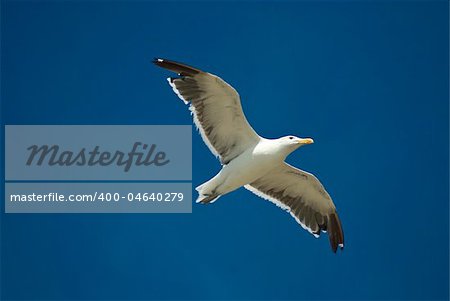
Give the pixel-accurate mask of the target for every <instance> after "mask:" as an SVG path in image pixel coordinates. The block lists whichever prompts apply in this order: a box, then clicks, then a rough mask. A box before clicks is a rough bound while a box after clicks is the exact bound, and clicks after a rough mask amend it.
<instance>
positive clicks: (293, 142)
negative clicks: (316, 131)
mask: <svg viewBox="0 0 450 301" xmlns="http://www.w3.org/2000/svg"><path fill="white" fill-rule="evenodd" d="M277 141H278V143H279V145H280V146H281V147H282V148H283V149H284V150H286V152H287V153H291V152H293V151H294V150H296V149H297V148H299V147H300V146H303V145H306V144H312V143H314V140H312V139H311V138H299V137H295V136H285V137H281V138H279V139H277Z"/></svg>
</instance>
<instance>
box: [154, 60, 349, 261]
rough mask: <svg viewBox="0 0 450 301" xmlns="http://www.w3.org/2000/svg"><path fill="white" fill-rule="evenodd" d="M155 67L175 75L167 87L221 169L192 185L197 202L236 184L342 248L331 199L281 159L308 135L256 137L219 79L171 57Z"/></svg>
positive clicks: (215, 196)
mask: <svg viewBox="0 0 450 301" xmlns="http://www.w3.org/2000/svg"><path fill="white" fill-rule="evenodd" d="M153 63H154V64H156V65H157V66H159V67H162V68H165V69H168V70H170V71H173V72H175V73H177V74H178V75H179V76H180V77H177V78H168V79H167V80H168V81H169V84H170V86H171V87H172V88H173V90H174V92H175V93H176V94H177V95H178V97H180V98H181V99H182V100H183V101H184V103H185V104H189V103H190V106H189V109H190V110H191V112H192V114H193V116H194V122H195V125H196V126H197V128H198V129H199V131H200V134H201V136H202V138H203V140H204V142H205V143H206V145H207V146H208V147H209V149H210V150H211V152H212V153H213V154H214V155H216V156H217V157H218V158H219V159H220V162H221V163H222V169H221V171H220V172H219V173H218V174H217V175H216V176H215V177H213V178H212V179H210V180H209V181H207V182H205V183H203V184H201V185H200V186H198V187H197V188H196V190H197V191H198V193H199V196H198V199H197V202H198V203H203V204H208V203H212V202H214V201H215V200H217V199H218V198H219V197H220V196H222V195H224V194H227V193H229V192H231V191H233V190H236V189H238V188H239V187H242V186H244V187H245V188H246V189H248V190H250V191H251V192H253V193H255V194H256V195H257V196H260V197H262V198H264V199H267V200H269V201H271V202H273V203H275V204H276V205H277V206H279V207H281V208H282V209H284V210H286V211H288V212H289V213H290V214H291V215H292V216H293V217H294V218H295V220H296V221H297V222H298V223H299V224H300V225H301V226H302V227H303V228H304V229H306V230H308V231H309V232H310V233H311V234H313V235H314V236H315V237H319V235H320V232H321V231H322V232H328V236H329V239H330V245H331V249H332V250H333V252H336V250H337V248H338V246H339V247H340V248H341V249H343V248H344V233H343V231H342V226H341V222H340V220H339V217H338V214H337V212H336V207H335V206H334V204H333V201H332V200H331V197H330V196H329V194H328V193H327V192H326V190H325V189H324V188H323V186H322V184H321V183H320V182H319V180H318V179H317V178H316V177H315V176H314V175H312V174H310V173H307V172H305V171H303V170H300V169H298V168H295V167H293V166H291V165H289V164H287V163H286V162H284V160H285V159H286V157H287V156H288V155H289V154H290V153H292V152H293V151H295V150H296V149H297V148H299V147H300V146H303V145H306V144H311V143H313V140H312V139H311V138H298V137H295V136H285V137H281V138H279V139H266V138H263V137H261V136H259V135H258V134H257V133H256V132H255V131H254V130H253V128H252V127H251V126H250V124H249V123H248V122H247V119H246V118H245V116H244V112H243V111H242V107H241V102H240V98H239V94H238V93H237V92H236V90H235V89H234V88H233V87H231V86H230V85H229V84H227V83H226V82H225V81H223V80H222V79H221V78H220V77H218V76H215V75H213V74H211V73H208V72H204V71H201V70H199V69H196V68H193V67H190V66H187V65H185V64H181V63H177V62H174V61H170V60H166V59H161V58H157V59H155V60H154V61H153Z"/></svg>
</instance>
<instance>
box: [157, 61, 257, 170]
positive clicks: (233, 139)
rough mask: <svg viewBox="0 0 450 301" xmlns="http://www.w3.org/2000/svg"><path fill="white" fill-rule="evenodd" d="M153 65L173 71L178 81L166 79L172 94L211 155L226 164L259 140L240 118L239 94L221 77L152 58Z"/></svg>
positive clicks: (248, 125)
mask: <svg viewBox="0 0 450 301" xmlns="http://www.w3.org/2000/svg"><path fill="white" fill-rule="evenodd" d="M153 63H154V64H156V65H158V66H160V67H162V68H165V69H168V70H170V71H173V72H176V73H178V74H179V75H180V77H179V78H168V81H169V84H170V85H171V86H172V88H173V90H174V92H175V93H176V94H177V95H178V96H179V97H180V98H181V99H182V100H183V101H184V102H185V103H186V104H187V103H189V102H190V104H191V105H190V110H191V111H192V113H193V115H194V122H195V125H196V126H197V128H198V129H199V131H200V134H201V136H202V138H203V140H204V141H205V143H206V145H207V146H208V147H209V149H210V150H211V152H212V153H213V154H214V155H216V156H218V157H219V158H220V161H221V162H222V164H227V163H228V162H230V161H231V160H233V159H234V158H236V157H237V156H239V155H240V154H241V153H242V152H244V151H245V150H246V149H247V148H249V147H251V146H253V145H255V144H257V143H258V141H259V139H260V137H259V136H258V134H256V132H255V131H254V130H253V128H252V127H251V126H250V124H249V123H248V122H247V119H246V118H245V116H244V112H243V111H242V106H241V101H240V98H239V94H238V93H237V92H236V90H235V89H233V87H231V86H230V85H229V84H227V83H226V82H225V81H223V80H222V79H221V78H219V77H217V76H215V75H213V74H210V73H207V72H203V71H201V70H199V69H196V68H193V67H190V66H187V65H184V64H181V63H177V62H174V61H169V60H166V59H155V60H154V61H153Z"/></svg>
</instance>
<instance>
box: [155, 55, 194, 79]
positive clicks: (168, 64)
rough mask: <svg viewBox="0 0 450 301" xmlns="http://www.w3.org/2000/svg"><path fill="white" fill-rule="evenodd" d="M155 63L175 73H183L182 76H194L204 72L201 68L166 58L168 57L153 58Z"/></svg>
mask: <svg viewBox="0 0 450 301" xmlns="http://www.w3.org/2000/svg"><path fill="white" fill-rule="evenodd" d="M153 64H155V65H156V66H158V67H161V68H164V69H167V70H170V71H172V72H175V73H177V74H179V75H182V76H194V75H196V74H198V73H202V72H203V71H201V70H199V69H197V68H194V67H191V66H188V65H185V64H183V63H178V62H175V61H171V60H166V59H163V58H154V59H153Z"/></svg>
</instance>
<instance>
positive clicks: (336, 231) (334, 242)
mask: <svg viewBox="0 0 450 301" xmlns="http://www.w3.org/2000/svg"><path fill="white" fill-rule="evenodd" d="M328 219H329V224H328V236H329V239H330V245H331V250H332V251H333V252H334V253H336V251H337V249H338V247H339V248H340V249H341V250H343V249H344V231H343V230H342V225H341V221H340V219H339V217H338V215H337V212H334V213H332V214H330V215H329V216H328Z"/></svg>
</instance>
